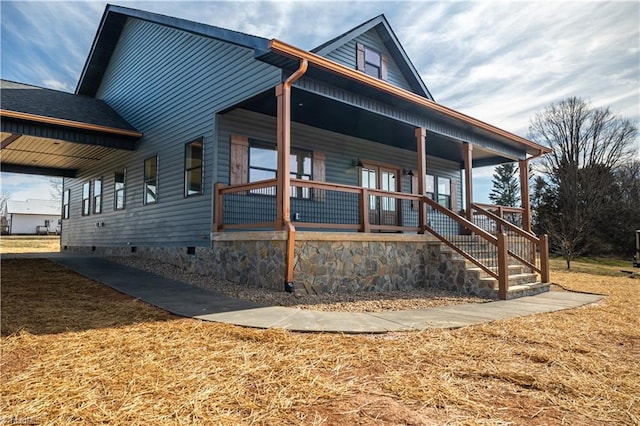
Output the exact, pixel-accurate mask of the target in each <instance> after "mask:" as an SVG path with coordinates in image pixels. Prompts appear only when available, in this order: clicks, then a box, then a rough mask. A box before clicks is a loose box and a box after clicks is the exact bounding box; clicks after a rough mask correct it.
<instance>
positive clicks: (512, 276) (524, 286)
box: [441, 241, 550, 299]
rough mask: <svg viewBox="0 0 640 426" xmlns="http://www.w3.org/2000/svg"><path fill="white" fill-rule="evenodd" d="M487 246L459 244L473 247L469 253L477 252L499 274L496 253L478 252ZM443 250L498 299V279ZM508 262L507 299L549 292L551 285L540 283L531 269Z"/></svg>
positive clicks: (480, 258) (471, 243)
mask: <svg viewBox="0 0 640 426" xmlns="http://www.w3.org/2000/svg"><path fill="white" fill-rule="evenodd" d="M485 245H487V243H485V242H483V241H465V242H463V243H459V246H460V247H461V248H462V249H463V250H469V247H473V248H474V249H475V250H469V251H475V253H474V254H475V255H476V256H478V260H479V261H480V262H482V263H483V264H484V265H487V266H488V267H489V269H490V270H492V271H496V272H497V269H498V266H497V259H495V258H494V257H493V255H494V252H493V251H490V250H478V249H481V248H482V247H483V246H485ZM441 250H443V251H447V250H450V251H451V253H452V255H453V258H455V259H459V260H461V261H463V262H464V263H465V269H466V270H467V272H469V273H472V274H474V275H475V276H476V277H478V281H479V282H480V283H481V284H482V285H481V287H484V288H492V289H493V291H494V294H495V295H496V297H497V295H498V287H499V286H498V280H497V279H495V278H493V277H491V276H490V275H489V274H488V273H487V272H485V271H484V270H483V269H481V268H479V267H477V266H476V265H475V264H474V263H472V262H470V261H469V260H467V259H465V258H464V257H462V256H460V255H459V254H458V253H456V252H455V251H453V250H451V249H450V248H448V247H446V246H444V247H442V248H441ZM508 262H509V265H508V271H509V290H508V292H507V299H516V298H519V297H525V296H533V295H536V294H540V293H544V292H547V291H549V286H550V283H542V282H539V281H538V280H539V275H538V274H536V273H532V272H530V269H529V268H527V267H526V266H525V265H523V264H521V263H520V262H518V261H517V260H516V259H513V258H511V257H510V258H509V261H508Z"/></svg>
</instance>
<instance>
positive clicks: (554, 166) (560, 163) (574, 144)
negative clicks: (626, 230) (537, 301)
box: [529, 98, 638, 269]
mask: <svg viewBox="0 0 640 426" xmlns="http://www.w3.org/2000/svg"><path fill="white" fill-rule="evenodd" d="M529 132H530V138H531V139H532V140H534V141H536V142H538V143H540V144H543V145H547V146H549V147H550V148H552V149H553V152H552V153H550V154H548V155H547V156H545V157H544V159H543V160H542V162H541V165H542V171H544V172H545V173H546V174H547V176H548V185H549V188H547V189H546V192H545V194H546V198H545V200H546V201H545V202H546V203H548V204H550V205H547V206H546V207H547V208H543V209H541V210H540V211H541V212H543V213H546V215H547V216H546V217H541V218H539V223H540V225H541V226H542V227H543V228H544V230H545V231H546V232H547V233H548V234H549V236H550V238H551V243H552V245H553V246H554V247H556V248H557V249H558V250H559V251H560V252H561V253H562V255H563V256H564V257H565V259H566V261H567V268H568V269H569V268H570V267H571V260H572V259H573V257H574V256H576V255H577V254H579V253H580V251H581V250H582V248H584V247H585V244H586V242H587V241H588V240H589V238H590V236H591V235H592V234H593V232H594V229H595V225H596V224H598V222H599V221H600V220H601V219H602V218H603V217H605V216H606V215H607V214H608V213H610V212H608V211H607V210H608V209H610V207H611V205H612V202H613V201H614V200H613V199H612V197H613V192H612V188H613V187H615V182H616V180H615V172H616V170H617V169H618V168H620V167H621V166H622V165H624V164H627V163H628V162H629V161H630V160H631V159H632V158H633V143H634V142H635V139H636V137H637V134H638V129H637V127H636V126H635V125H633V124H632V123H631V121H629V120H626V119H622V118H619V117H617V116H615V115H614V114H612V113H611V111H610V110H609V108H592V107H591V106H590V105H589V104H588V103H586V102H585V101H583V100H582V99H580V98H568V99H565V100H563V101H561V102H559V103H558V104H551V105H549V106H548V107H547V108H545V110H544V111H542V112H539V113H537V114H536V115H535V116H534V118H533V119H532V120H531V123H530V126H529Z"/></svg>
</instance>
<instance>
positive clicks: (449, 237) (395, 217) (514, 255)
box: [213, 179, 549, 299]
mask: <svg viewBox="0 0 640 426" xmlns="http://www.w3.org/2000/svg"><path fill="white" fill-rule="evenodd" d="M276 188H277V181H276V179H269V180H265V181H261V182H254V183H249V184H241V185H232V186H223V185H221V184H216V185H215V194H214V196H215V200H214V202H215V213H214V224H213V231H214V232H220V231H225V230H235V229H278V228H279V227H280V226H281V224H282V218H278V217H277V216H276V205H275V203H276V197H275V195H276ZM289 196H290V201H291V211H292V217H291V220H292V221H293V223H294V224H295V227H296V228H297V229H300V228H308V229H309V228H310V229H344V230H352V231H358V232H371V231H386V232H420V233H424V232H425V231H426V232H429V233H430V234H432V235H433V236H435V237H436V238H438V239H439V240H440V241H442V242H443V243H444V244H446V245H447V246H449V247H450V248H451V249H452V250H454V251H455V252H457V253H458V254H460V255H461V256H463V257H464V258H466V259H468V260H469V261H470V262H471V263H473V264H474V265H476V266H478V267H479V268H480V269H482V270H483V271H485V272H486V273H487V274H488V275H489V276H491V277H494V278H496V279H497V280H498V295H499V297H500V298H501V299H506V297H507V292H508V288H509V272H508V268H509V259H510V258H511V259H515V261H517V262H519V263H521V264H523V265H525V267H527V268H530V269H531V270H532V271H536V272H537V273H539V274H540V275H541V278H542V281H543V282H548V281H549V268H548V242H547V239H546V236H543V237H541V238H538V237H536V236H535V235H533V234H531V233H529V232H526V231H524V230H522V229H521V228H519V227H517V226H516V225H514V224H512V223H510V222H508V221H506V220H504V219H503V218H501V217H499V216H498V215H495V214H493V213H491V212H490V211H488V210H487V209H485V208H483V206H482V205H479V204H472V206H471V208H472V209H473V213H474V218H480V217H482V218H483V221H482V222H481V223H474V222H471V221H468V220H467V219H465V218H464V217H462V216H460V215H458V214H456V213H455V212H453V211H451V210H449V209H447V208H445V207H443V206H441V205H440V204H438V203H437V202H435V201H433V200H432V199H430V198H428V197H426V196H421V195H416V194H407V193H399V192H389V191H382V190H375V189H368V188H362V187H354V186H349V185H340V184H333V183H326V182H316V181H307V180H301V179H291V192H290V194H289ZM372 203H375V206H374V205H372ZM514 210H516V209H514ZM517 210H520V211H522V209H517ZM503 211H504V210H503ZM421 215H422V217H421ZM421 224H423V225H422V226H420V225H421ZM503 230H504V232H503ZM537 253H539V255H538V256H539V259H538V260H536V259H537V258H536V254H537Z"/></svg>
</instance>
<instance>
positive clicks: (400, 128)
mask: <svg viewBox="0 0 640 426" xmlns="http://www.w3.org/2000/svg"><path fill="white" fill-rule="evenodd" d="M1 116H2V135H1V139H2V170H3V171H12V172H26V173H39V174H52V175H57V176H65V179H64V191H63V203H62V204H63V205H62V224H63V225H62V237H61V244H62V248H63V250H73V251H92V252H95V253H99V254H107V255H109V254H111V255H115V254H117V255H124V254H126V255H132V256H145V257H155V258H161V259H164V260H165V261H167V262H172V263H175V264H178V265H181V266H183V267H185V268H188V269H190V270H193V271H196V272H198V273H202V274H212V275H216V276H220V277H224V278H227V279H230V280H233V281H236V282H238V283H239V284H244V285H257V286H265V287H271V288H273V289H274V290H279V291H281V290H282V289H283V288H285V289H287V290H290V291H303V292H312V293H320V292H353V291H372V290H376V291H384V290H388V289H403V288H412V287H419V286H435V287H440V288H447V289H452V290H458V291H463V292H467V293H473V294H481V295H490V296H491V295H495V296H496V297H501V298H507V297H516V296H518V295H523V294H531V293H534V292H539V291H545V290H546V289H548V284H547V283H548V281H549V279H548V261H547V252H548V249H547V246H546V238H545V237H544V236H542V237H538V236H536V235H534V234H533V233H532V232H531V226H530V207H529V194H528V185H527V182H528V175H527V173H528V162H529V161H530V160H531V159H532V158H535V157H538V156H541V155H543V154H545V153H547V152H548V151H549V150H548V149H547V148H546V147H543V146H540V145H537V144H536V143H534V142H531V141H529V140H527V139H525V138H523V137H520V136H517V135H514V134H512V133H509V132H507V131H505V130H502V129H499V128H497V127H495V126H492V125H490V124H487V123H484V122H482V121H480V120H477V119H475V118H473V117H470V116H467V115H465V114H462V113H460V112H458V111H455V110H453V109H451V108H447V107H446V106H443V105H441V104H438V103H437V102H436V101H435V100H434V98H433V96H432V94H431V93H430V91H429V90H428V89H427V87H426V85H425V84H424V82H423V81H422V79H421V78H420V75H419V74H418V72H417V71H416V69H415V68H414V66H413V65H412V63H411V60H410V59H409V58H408V57H407V54H406V52H405V51H404V49H403V48H402V45H401V44H400V42H399V40H398V38H397V37H396V35H395V34H394V32H393V30H392V29H391V26H390V25H389V22H388V21H387V20H386V18H385V17H384V16H383V15H380V16H377V17H375V18H373V19H371V20H370V21H367V22H365V23H363V24H361V25H359V26H358V27H356V28H353V29H351V30H349V31H347V32H346V33H344V34H341V35H339V36H337V37H336V38H334V39H332V40H330V41H328V42H326V43H324V44H322V45H321V46H318V47H317V48H315V49H312V50H310V51H307V50H303V49H300V48H298V47H295V46H292V45H289V44H286V43H284V42H282V41H280V40H276V39H271V40H268V39H264V38H261V37H256V36H252V35H249V34H243V33H239V32H235V31H230V30H226V29H223V28H217V27H212V26H209V25H205V24H201V23H196V22H191V21H186V20H183V19H177V18H173V17H168V16H162V15H158V14H154V13H149V12H145V11H140V10H134V9H129V8H124V7H119V6H111V5H109V6H107V7H106V10H105V12H104V15H103V17H102V21H101V23H100V26H99V28H98V32H97V34H96V37H95V40H94V42H93V45H92V48H91V52H90V54H89V57H88V59H87V61H86V64H85V66H84V69H83V70H82V74H81V77H80V80H79V82H78V85H77V88H76V93H75V94H68V93H61V92H56V91H52V90H48V89H42V88H36V87H33V86H27V85H24V84H20V83H15V82H7V81H3V82H2V111H1ZM505 162H518V163H519V166H520V179H521V182H522V183H524V185H521V187H522V194H521V195H522V200H523V203H522V207H521V208H507V207H502V206H486V205H479V204H476V203H474V202H473V168H474V167H482V166H489V165H497V164H501V163H505ZM463 183H464V184H463Z"/></svg>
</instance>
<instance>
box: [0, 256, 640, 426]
mask: <svg viewBox="0 0 640 426" xmlns="http://www.w3.org/2000/svg"><path fill="white" fill-rule="evenodd" d="M21 270H24V271H22V272H21ZM2 272H3V274H2V304H3V305H2V313H1V314H2V318H1V319H2V324H3V326H4V324H5V322H6V323H7V324H8V326H7V328H6V331H5V332H6V335H5V336H3V337H2V344H1V348H2V358H1V362H2V365H1V366H0V392H1V393H2V396H3V397H2V399H1V401H0V412H1V413H2V415H3V416H8V417H6V418H10V417H11V416H15V417H16V418H29V419H34V420H35V421H38V422H39V424H43V425H44V424H104V423H108V424H114V425H118V424H270V425H271V424H274V425H279V424H287V425H289V424H304V425H308V424H311V425H313V424H318V425H319V424H328V425H330V424H338V423H343V424H460V425H466V424H498V425H500V424H527V425H529V424H532V425H548V424H581V425H600V424H608V423H611V424H623V425H624V424H628V425H633V424H638V421H639V420H640V414H639V410H640V406H639V404H640V400H639V398H640V397H639V396H638V395H640V370H639V369H638V368H637V367H638V361H639V360H640V323H639V319H638V312H639V310H640V306H639V297H640V296H639V290H640V280H632V279H629V278H624V277H612V276H605V275H597V276H594V275H589V274H583V273H576V272H571V273H567V272H563V271H557V270H554V271H553V272H552V280H553V281H554V282H558V283H560V284H562V285H563V286H565V287H567V288H571V289H576V290H586V291H590V292H599V293H604V294H607V295H608V297H607V299H606V300H605V301H604V302H601V303H599V304H597V305H592V306H586V307H582V308H579V309H573V310H568V311H560V312H555V313H551V314H544V315H535V316H530V317H525V318H518V319H511V320H504V321H496V322H492V323H488V324H484V325H480V326H474V327H467V328H463V329H458V330H425V331H423V332H415V333H394V334H386V335H376V336H344V335H336V334H297V333H291V332H286V331H282V330H255V329H249V328H241V327H235V326H231V325H225V324H216V323H207V322H200V321H196V320H191V319H177V318H175V317H171V316H170V315H168V314H166V313H164V312H162V311H159V310H156V309H154V308H151V307H148V306H146V305H144V304H141V303H140V302H135V301H131V300H127V298H126V297H124V296H122V295H120V294H117V293H114V292H111V290H108V289H104V288H102V287H101V286H99V285H97V284H96V283H94V282H92V281H91V280H88V279H86V278H83V277H80V276H78V275H75V274H73V273H70V272H69V271H67V270H66V269H64V268H62V267H60V266H58V265H55V264H52V263H50V262H47V261H44V260H38V261H36V260H33V261H29V262H27V261H25V260H5V261H3V262H2ZM49 280H52V281H49ZM35 281H37V282H35ZM100 288H101V290H100ZM101 291H104V293H100V292H101ZM85 293H86V295H87V296H86V297H83V296H81V294H85ZM119 305H124V306H123V307H119ZM34 306H41V308H42V309H48V311H47V312H44V311H41V316H40V320H38V321H34V320H33V317H34V308H33V307H34ZM47 307H49V308H47ZM95 310H101V311H100V314H99V315H93V314H92V312H93V311H95ZM65 312H66V315H63V313H65ZM97 317H99V319H98V318H97ZM49 322H51V323H52V324H55V325H49V324H48V323H49ZM3 330H5V329H3Z"/></svg>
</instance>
